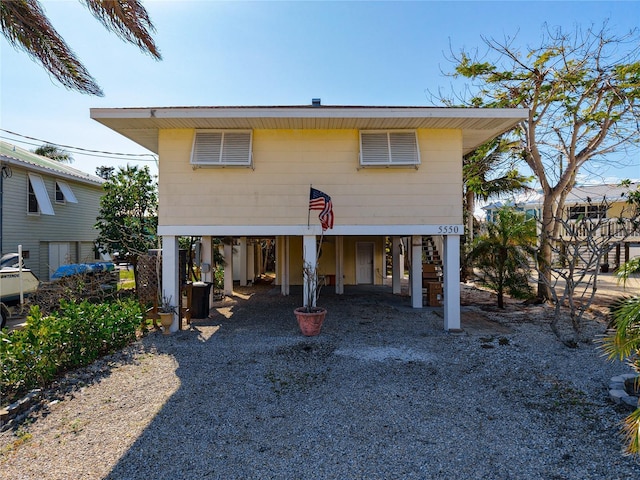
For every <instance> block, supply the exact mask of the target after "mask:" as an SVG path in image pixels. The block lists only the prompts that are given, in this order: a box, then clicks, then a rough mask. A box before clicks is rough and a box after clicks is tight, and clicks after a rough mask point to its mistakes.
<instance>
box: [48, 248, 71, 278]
mask: <svg viewBox="0 0 640 480" xmlns="http://www.w3.org/2000/svg"><path fill="white" fill-rule="evenodd" d="M69 262H71V249H70V246H69V243H67V242H51V243H49V274H52V273H53V272H55V271H56V270H57V269H58V267H59V266H60V265H67V264H68V263H69Z"/></svg>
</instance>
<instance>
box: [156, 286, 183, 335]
mask: <svg viewBox="0 0 640 480" xmlns="http://www.w3.org/2000/svg"><path fill="white" fill-rule="evenodd" d="M171 298H172V297H171V295H169V296H168V297H167V296H164V295H163V296H162V301H161V302H160V305H159V306H158V315H160V323H161V324H162V328H163V333H164V334H165V335H169V334H170V333H171V331H170V330H169V329H170V328H171V324H172V323H173V316H174V315H175V314H176V313H178V309H177V307H176V306H175V305H172V304H171Z"/></svg>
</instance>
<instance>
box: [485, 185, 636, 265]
mask: <svg viewBox="0 0 640 480" xmlns="http://www.w3.org/2000/svg"><path fill="white" fill-rule="evenodd" d="M639 188H640V185H639V184H638V183H629V184H607V183H600V184H586V185H576V186H574V187H573V188H572V189H571V191H570V192H569V193H568V194H567V197H566V199H565V205H564V211H563V212H562V213H563V223H562V225H561V228H560V231H559V235H560V236H561V237H563V238H564V239H565V240H571V241H574V242H581V243H582V247H581V250H584V251H587V250H589V242H587V241H586V240H587V236H588V235H593V236H594V237H595V238H594V241H595V243H597V244H599V243H600V241H602V242H604V243H606V244H608V247H607V250H606V252H605V255H604V258H603V259H602V262H603V265H606V268H607V269H609V268H610V269H615V268H618V267H619V266H620V264H621V263H624V262H627V261H629V260H630V259H632V258H634V257H637V256H640V230H639V229H638V227H637V217H636V216H637V215H638V212H637V211H636V210H635V208H633V207H632V206H631V205H629V204H628V202H627V200H628V198H629V194H630V193H632V192H635V191H638V189H639ZM542 200H543V197H542V192H541V191H540V190H533V191H530V192H525V193H522V194H520V195H518V196H516V197H512V198H508V199H502V200H500V201H496V202H493V203H490V204H488V205H486V206H484V207H482V208H483V210H484V211H485V213H486V220H487V221H493V220H494V219H495V217H496V215H497V212H498V210H499V209H500V208H502V207H505V206H507V207H512V208H514V209H515V210H517V211H521V212H525V213H526V215H527V216H529V217H536V218H541V215H542V213H541V212H542ZM583 220H584V222H583ZM587 222H592V224H594V227H596V228H594V231H593V232H590V229H589V228H586V227H587V226H588V225H589V223H587ZM576 224H582V226H581V227H578V228H575V225H576ZM584 257H585V258H589V255H585V256H584Z"/></svg>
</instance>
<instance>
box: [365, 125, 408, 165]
mask: <svg viewBox="0 0 640 480" xmlns="http://www.w3.org/2000/svg"><path fill="white" fill-rule="evenodd" d="M360 164H361V165H363V166H376V165H377V166H392V165H394V166H402V165H419V164H420V151H419V149H418V137H417V135H416V132H415V131H414V130H411V131H406V130H405V131H361V132H360Z"/></svg>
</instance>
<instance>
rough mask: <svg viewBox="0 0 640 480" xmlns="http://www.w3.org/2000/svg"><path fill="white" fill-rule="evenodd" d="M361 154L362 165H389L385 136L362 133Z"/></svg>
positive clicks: (384, 134) (382, 134)
mask: <svg viewBox="0 0 640 480" xmlns="http://www.w3.org/2000/svg"><path fill="white" fill-rule="evenodd" d="M361 139H362V140H361V144H362V145H361V154H362V164H363V165H378V164H379V165H385V164H387V163H389V145H388V140H387V134H386V133H384V132H382V133H364V132H363V133H362V135H361Z"/></svg>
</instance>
